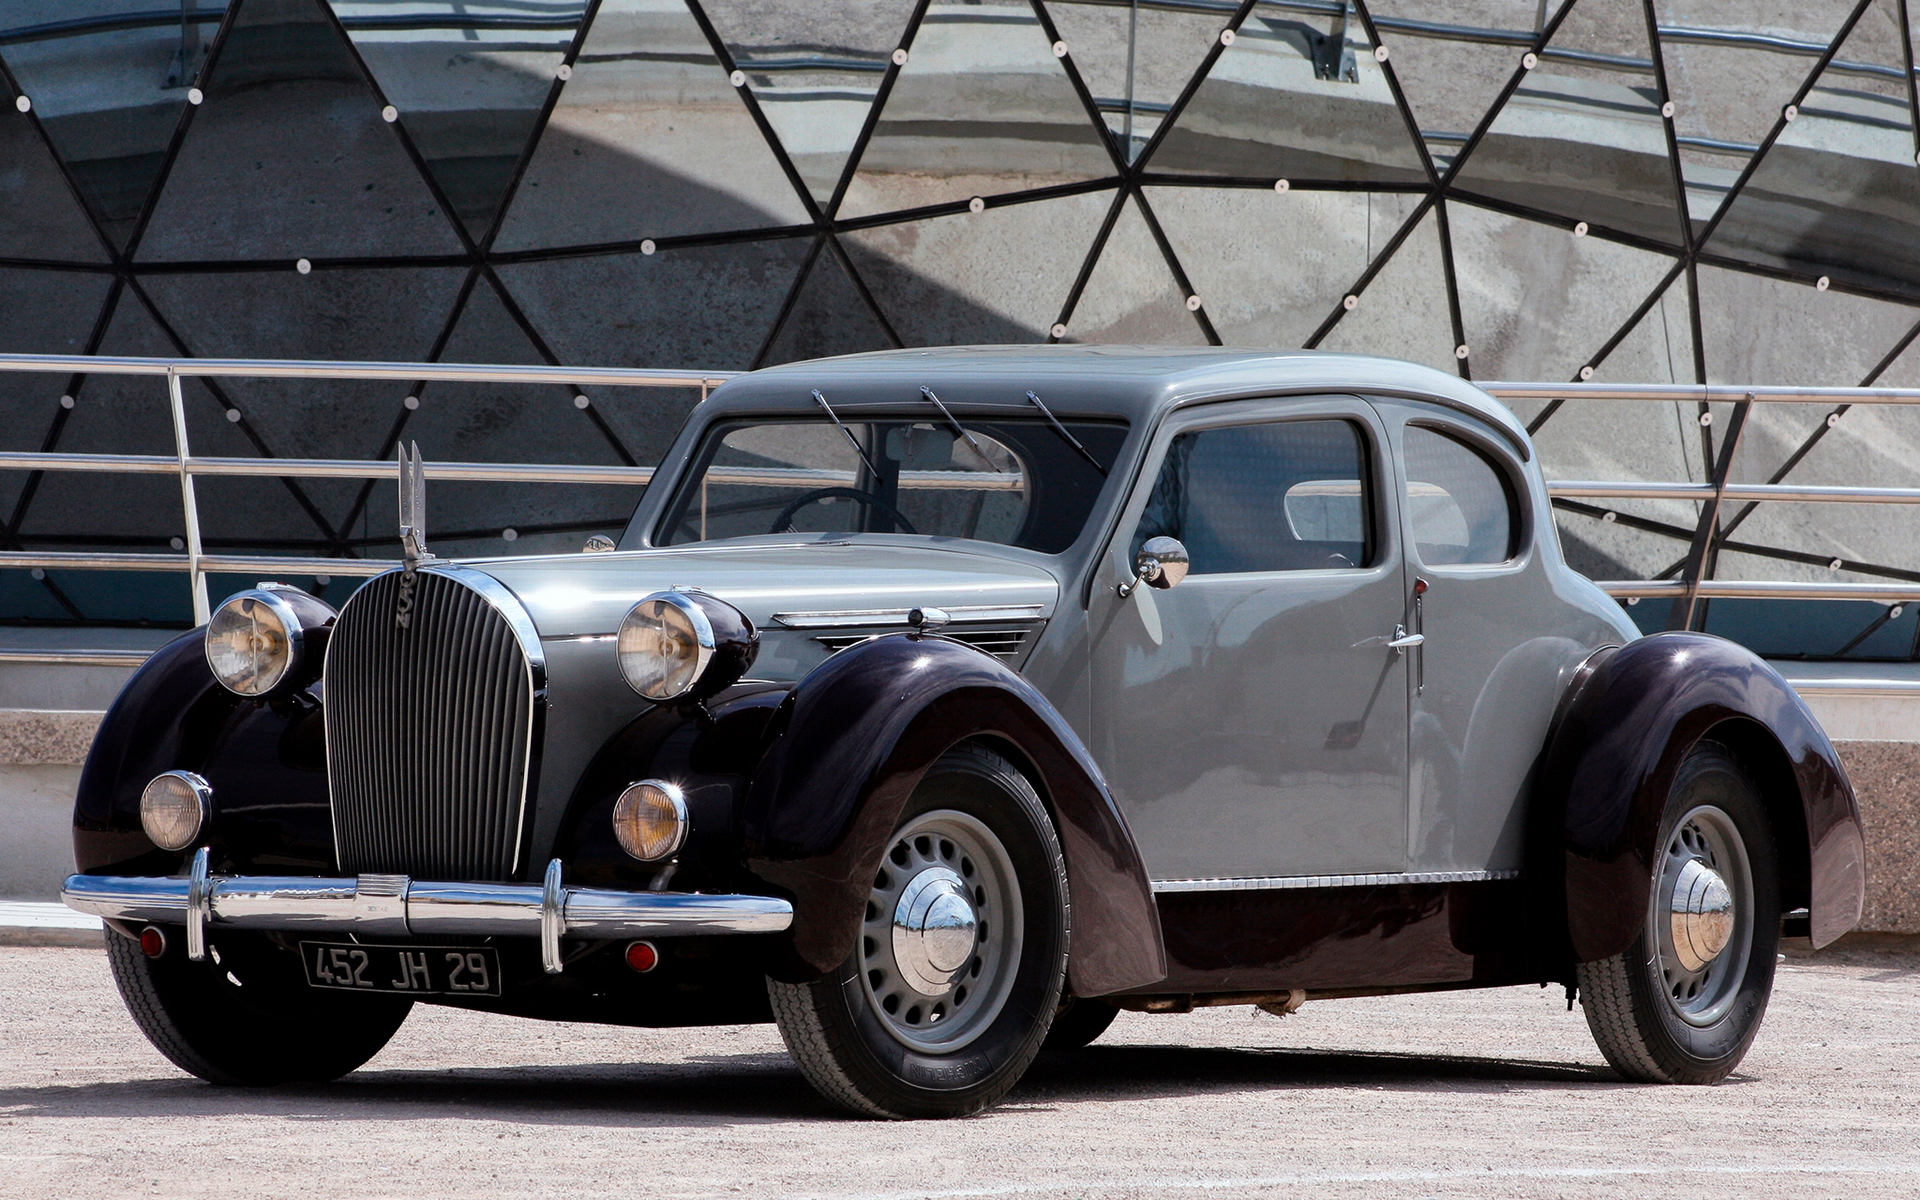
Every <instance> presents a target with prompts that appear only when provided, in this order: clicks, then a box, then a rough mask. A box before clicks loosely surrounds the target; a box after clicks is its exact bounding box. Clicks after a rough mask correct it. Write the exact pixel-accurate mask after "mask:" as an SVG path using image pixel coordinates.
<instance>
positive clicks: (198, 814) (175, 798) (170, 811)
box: [140, 771, 213, 850]
mask: <svg viewBox="0 0 1920 1200" xmlns="http://www.w3.org/2000/svg"><path fill="white" fill-rule="evenodd" d="M212 811H213V788H212V787H210V786H209V785H208V784H207V781H206V780H204V779H202V778H200V777H199V776H198V775H195V774H194V773H193V772H192V771H168V772H167V773H165V774H164V775H155V776H154V777H153V780H152V782H150V783H148V784H147V787H146V790H145V791H143V792H141V793H140V828H142V829H144V830H146V831H147V837H148V838H150V839H152V841H153V844H154V845H156V846H158V847H160V848H161V849H162V850H185V849H186V848H187V847H188V846H191V845H193V843H194V841H195V839H197V838H198V837H199V836H200V833H201V831H202V830H203V829H205V828H206V826H207V818H208V816H209V815H210V814H211V813H212Z"/></svg>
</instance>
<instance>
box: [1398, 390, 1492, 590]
mask: <svg viewBox="0 0 1920 1200" xmlns="http://www.w3.org/2000/svg"><path fill="white" fill-rule="evenodd" d="M1405 444H1406V466H1407V524H1408V526H1409V527H1410V529H1411V530H1412V533H1413V547H1414V552H1415V553H1417V554H1418V555H1419V556H1420V561H1422V562H1424V563H1429V564H1432V565H1434V566H1443V565H1446V564H1449V563H1497V562H1505V561H1506V560H1507V559H1509V558H1512V557H1513V555H1514V551H1515V549H1516V546H1515V545H1514V541H1515V538H1516V537H1517V536H1518V534H1519V530H1520V522H1519V517H1518V512H1517V510H1516V508H1515V504H1514V496H1513V486H1512V484H1510V483H1509V482H1508V480H1507V475H1506V472H1504V471H1502V470H1500V469H1499V468H1498V467H1496V466H1494V465H1493V463H1492V462H1490V461H1489V460H1488V459H1487V456H1486V455H1484V454H1482V453H1480V451H1478V450H1475V449H1474V448H1473V447H1471V446H1469V445H1467V444H1466V443H1465V442H1463V441H1461V440H1460V439H1458V438H1454V437H1449V436H1448V435H1446V434H1444V433H1440V432H1438V431H1437V430H1432V429H1423V428H1421V427H1420V426H1418V425H1409V426H1407V431H1406V438H1405Z"/></svg>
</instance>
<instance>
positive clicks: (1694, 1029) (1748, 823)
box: [1578, 742, 1780, 1083]
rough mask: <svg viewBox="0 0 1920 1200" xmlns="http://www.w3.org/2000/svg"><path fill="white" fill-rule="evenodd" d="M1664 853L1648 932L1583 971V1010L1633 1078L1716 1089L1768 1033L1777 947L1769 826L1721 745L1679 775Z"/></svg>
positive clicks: (1657, 865) (1692, 757) (1694, 756)
mask: <svg viewBox="0 0 1920 1200" xmlns="http://www.w3.org/2000/svg"><path fill="white" fill-rule="evenodd" d="M1656 845H1657V846H1658V847H1659V848H1660V849H1659V854H1658V857H1657V858H1656V860H1655V862H1654V864H1653V891H1652V895H1651V897H1650V898H1649V903H1648V906H1647V921H1646V926H1645V928H1644V929H1643V930H1642V931H1641V934H1640V936H1639V937H1638V938H1636V939H1635V940H1634V943H1633V945H1632V946H1630V947H1628V948H1627V950H1626V952H1625V953H1623V954H1616V955H1614V956H1613V957H1612V958H1607V959H1602V960H1600V961H1599V962H1593V963H1582V964H1580V966H1579V968H1578V976H1579V983H1580V1001H1581V1006H1582V1008H1584V1009H1585V1011H1586V1015H1587V1025H1588V1027H1589V1028H1591V1029H1592V1030H1593V1037H1594V1041H1596V1042H1597V1043H1599V1046H1600V1052H1601V1053H1602V1054H1604V1055H1605V1056H1606V1059H1607V1061H1608V1062H1609V1063H1611V1064H1612V1065H1613V1068H1614V1070H1616V1071H1618V1072H1620V1074H1622V1075H1624V1076H1626V1077H1627V1078H1629V1079H1637V1080H1644V1081H1646V1082H1649V1083H1718V1082H1719V1081H1720V1080H1722V1079H1725V1078H1726V1077H1727V1076H1728V1075H1729V1074H1730V1073H1732V1071H1733V1069H1734V1068H1735V1067H1736V1066H1738V1065H1739V1063H1740V1060H1741V1059H1742V1058H1744V1057H1745V1056H1746V1053H1747V1049H1748V1047H1749V1046H1751V1045H1752V1044H1753V1039H1754V1035H1755V1034H1757V1033H1759V1031H1760V1019H1761V1017H1762V1016H1764V1015H1765V1013H1766V1011H1767V1000H1768V998H1769V997H1770V996H1771V994H1772V992H1773V966H1774V951H1775V947H1776V945H1777V944H1778V942H1779V938H1780V928H1779V926H1780V922H1779V913H1780V884H1779V874H1778V868H1777V865H1776V862H1775V857H1774V842H1773V831H1772V826H1771V824H1770V822H1769V821H1768V819H1767V812H1766V809H1765V807H1764V806H1762V804H1761V803H1760V795H1759V791H1758V789H1756V788H1755V787H1754V785H1753V781H1752V780H1751V779H1749V778H1748V777H1747V774H1746V772H1745V770H1744V769H1743V768H1742V767H1741V766H1740V763H1739V761H1738V760H1737V759H1735V758H1734V756H1733V755H1732V754H1731V753H1730V752H1729V751H1728V750H1727V749H1726V748H1725V747H1724V746H1721V745H1718V744H1716V743H1713V742H1702V743H1701V744H1700V745H1698V746H1697V747H1695V748H1694V749H1693V751H1692V752H1691V753H1689V754H1688V755H1687V757H1686V759H1685V760H1684V761H1683V762H1682V763H1681V764H1680V770H1679V771H1678V772H1677V773H1676V774H1675V776H1674V781H1673V789H1672V791H1671V792H1669V793H1668V797H1667V807H1666V812H1665V814H1664V817H1663V819H1662V820H1661V823H1660V837H1659V840H1658V842H1656Z"/></svg>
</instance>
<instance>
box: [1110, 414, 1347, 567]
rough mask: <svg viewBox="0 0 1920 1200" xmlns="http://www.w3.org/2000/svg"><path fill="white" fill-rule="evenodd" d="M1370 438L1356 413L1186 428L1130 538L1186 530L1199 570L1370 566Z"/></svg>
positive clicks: (1135, 543) (1138, 540)
mask: <svg viewBox="0 0 1920 1200" xmlns="http://www.w3.org/2000/svg"><path fill="white" fill-rule="evenodd" d="M1365 447H1366V443H1365V442H1364V440H1363V439H1362V437H1361V433H1360V430H1359V428H1358V427H1357V426H1356V425H1355V424H1354V423H1353V422H1351V421H1337V420H1325V421H1275V422H1272V423H1269V424H1263V425H1235V426H1229V427H1227V428H1224V429H1203V430H1198V431H1196V432H1193V433H1183V434H1181V435H1180V436H1178V437H1176V438H1175V439H1174V440H1173V444H1172V445H1171V446H1169V447H1168V449H1167V457H1166V461H1165V462H1164V463H1163V464H1162V466H1161V468H1160V476H1159V478H1158V479H1157V480H1156V481H1155V483H1154V487H1153V496H1152V497H1151V498H1150V499H1149V500H1148V502H1147V508H1146V511H1145V512H1144V513H1143V514H1141V518H1140V527H1139V529H1138V530H1137V531H1136V532H1135V534H1134V539H1133V546H1134V549H1135V550H1136V551H1138V549H1139V547H1140V545H1141V543H1143V542H1145V541H1146V540H1147V539H1148V538H1150V537H1159V536H1163V535H1164V536H1168V537H1176V538H1179V539H1180V541H1181V542H1182V543H1183V544H1184V545H1185V546H1186V548H1187V554H1188V556H1189V557H1190V558H1191V560H1192V567H1191V570H1192V573H1193V574H1195V575H1224V574H1232V573H1238V572H1249V571H1314V570H1327V569H1330V568H1332V569H1338V568H1344V567H1361V566H1365V565H1366V564H1367V563H1368V562H1369V561H1370V560H1371V559H1372V556H1373V537H1372V529H1373V520H1372V515H1371V512H1370V506H1369V504H1368V499H1367V470H1366V449H1365Z"/></svg>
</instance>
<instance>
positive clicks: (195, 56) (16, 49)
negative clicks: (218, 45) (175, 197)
mask: <svg viewBox="0 0 1920 1200" xmlns="http://www.w3.org/2000/svg"><path fill="white" fill-rule="evenodd" d="M226 7H227V6H226V0H178V3H177V4H167V3H165V2H164V0H163V2H159V3H156V2H155V0H14V2H12V3H8V4H6V5H5V6H4V7H0V58H4V59H5V61H6V64H7V67H8V68H9V69H10V70H11V71H12V72H13V76H14V78H15V79H17V80H18V81H19V83H20V88H21V90H22V91H23V92H25V93H26V95H27V97H28V99H29V100H30V101H31V102H32V104H33V109H34V111H35V112H36V113H37V114H38V115H39V117H40V121H41V124H42V125H44V126H45V127H46V130H47V136H48V138H50V139H51V140H52V142H53V144H54V148H55V149H56V150H57V151H58V152H59V154H60V157H61V159H62V160H63V161H64V162H65V163H66V166H67V171H68V173H69V174H70V175H71V176H72V178H73V181H74V185H75V186H76V187H77V188H79V190H80V193H81V195H82V196H84V197H85V198H86V201H87V204H88V205H89V206H91V207H92V209H93V212H94V215H95V216H96V217H97V218H99V220H100V221H101V223H102V224H103V225H105V226H106V228H107V231H108V233H109V234H110V235H111V236H112V237H113V238H114V240H115V241H117V242H119V243H121V244H122V245H124V244H125V241H126V238H127V235H128V234H129V233H130V232H131V231H132V228H133V225H134V222H135V221H136V220H137V218H138V217H139V215H140V210H141V208H142V206H143V205H145V203H146V201H147V196H148V194H149V193H150V192H151V191H152V190H153V183H154V180H155V178H156V177H158V175H159V173H160V167H161V164H162V162H163V161H164V159H165V158H166V151H167V143H168V142H169V141H171V140H172V138H173V131H174V128H175V127H176V126H177V125H178V124H179V122H180V112H181V110H182V109H184V108H185V107H186V106H187V87H188V85H189V84H191V83H193V82H194V81H195V76H196V75H197V74H198V72H199V70H200V66H201V64H202V62H203V61H204V60H205V57H206V51H207V46H208V44H209V43H211V42H212V40H213V34H214V31H215V29H217V28H218V26H219V24H220V21H221V20H222V18H224V16H225V15H226ZM103 63H111V64H113V69H112V70H110V71H103V70H100V69H99V68H100V65H101V64H103Z"/></svg>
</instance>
